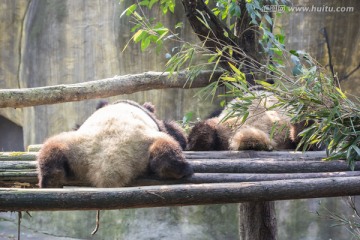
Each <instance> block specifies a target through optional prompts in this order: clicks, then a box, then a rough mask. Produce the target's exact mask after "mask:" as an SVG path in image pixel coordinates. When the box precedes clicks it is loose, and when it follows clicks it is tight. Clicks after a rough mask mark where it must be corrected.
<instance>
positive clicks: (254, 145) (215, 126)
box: [187, 91, 304, 151]
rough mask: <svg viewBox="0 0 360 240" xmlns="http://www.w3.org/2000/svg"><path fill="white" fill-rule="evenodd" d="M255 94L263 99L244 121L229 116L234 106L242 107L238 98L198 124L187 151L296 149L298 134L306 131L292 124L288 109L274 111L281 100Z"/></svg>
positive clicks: (252, 106)
mask: <svg viewBox="0 0 360 240" xmlns="http://www.w3.org/2000/svg"><path fill="white" fill-rule="evenodd" d="M254 94H256V95H258V96H259V97H260V96H261V98H260V99H261V100H259V101H254V102H253V103H252V104H251V105H250V107H249V115H248V116H247V118H246V120H245V121H244V122H243V121H242V116H238V114H239V113H236V112H235V114H234V115H233V116H231V115H229V113H230V111H231V109H232V107H233V106H234V105H237V104H241V101H239V100H236V99H235V100H233V101H231V102H230V103H229V104H228V106H226V107H225V109H224V110H223V111H222V112H221V113H220V114H219V115H218V116H215V117H212V118H209V119H206V120H204V121H201V122H198V123H197V124H195V125H194V127H193V128H192V130H191V132H190V134H189V137H188V146H187V150H192V151H216V150H217V151H219V150H265V151H270V150H282V149H295V148H296V146H297V143H298V142H299V140H298V138H297V135H298V133H299V132H300V131H301V130H303V129H304V128H303V127H301V126H300V125H299V124H297V125H293V124H291V123H290V117H289V116H288V115H287V114H286V112H285V110H284V109H280V108H278V107H274V108H273V106H274V104H276V103H277V102H278V101H277V99H276V98H275V97H274V96H273V95H272V94H271V93H269V92H265V91H255V92H254ZM229 116H230V117H229ZM274 128H275V130H274ZM272 132H273V136H271V135H272Z"/></svg>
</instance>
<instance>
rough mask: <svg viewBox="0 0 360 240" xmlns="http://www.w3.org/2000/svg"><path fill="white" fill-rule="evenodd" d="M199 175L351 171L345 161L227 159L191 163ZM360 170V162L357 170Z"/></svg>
mask: <svg viewBox="0 0 360 240" xmlns="http://www.w3.org/2000/svg"><path fill="white" fill-rule="evenodd" d="M190 164H191V166H192V167H193V169H194V171H195V172H198V173H216V172H218V173H219V172H220V173H310V172H341V171H349V170H350V168H349V166H348V164H347V163H346V162H345V161H342V160H337V161H335V160H334V161H327V162H326V161H272V160H270V161H267V160H266V159H263V160H249V161H244V160H242V159H225V160H221V161H205V160H193V161H190ZM359 169H360V162H357V163H356V164H355V170H359Z"/></svg>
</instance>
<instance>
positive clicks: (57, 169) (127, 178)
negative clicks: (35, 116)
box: [37, 101, 193, 188]
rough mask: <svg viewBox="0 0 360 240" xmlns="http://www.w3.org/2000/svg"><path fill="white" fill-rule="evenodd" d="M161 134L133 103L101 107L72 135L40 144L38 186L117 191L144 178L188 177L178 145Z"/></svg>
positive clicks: (163, 131) (161, 126)
mask: <svg viewBox="0 0 360 240" xmlns="http://www.w3.org/2000/svg"><path fill="white" fill-rule="evenodd" d="M171 126H173V128H175V129H179V127H178V126H175V124H174V123H172V125H171ZM166 129H167V128H166V127H164V124H163V122H162V121H160V120H158V119H157V118H156V117H155V115H154V113H153V112H151V111H149V110H148V109H147V108H146V107H143V106H141V105H139V104H137V103H135V102H132V101H119V102H117V103H115V104H109V105H106V106H104V107H102V108H100V109H98V110H97V111H96V112H94V113H93V114H92V115H91V116H90V117H89V118H88V119H87V120H86V121H85V122H84V123H83V124H82V125H81V126H80V128H79V129H78V130H77V131H71V132H64V133H61V134H59V135H56V136H53V137H51V138H49V139H48V140H46V141H45V143H44V144H43V146H42V148H41V150H40V152H39V155H38V158H37V165H38V177H39V186H40V187H41V188H47V187H62V186H63V185H64V184H66V183H67V182H68V181H71V180H81V181H85V182H87V183H88V184H90V185H91V186H94V187H122V186H126V185H128V184H130V183H131V181H132V180H134V179H135V178H137V177H139V176H140V175H143V174H147V173H149V172H151V173H154V174H156V175H157V176H159V177H161V178H173V179H179V178H182V177H188V176H191V175H192V173H193V171H192V168H191V166H190V165H189V163H188V162H186V161H185V158H184V155H183V153H182V147H181V145H180V143H179V142H178V141H177V140H176V138H174V137H173V136H171V135H170V134H169V133H168V132H167V130H166ZM176 133H177V134H180V133H181V132H180V130H179V131H178V132H176ZM183 137H184V138H185V136H183ZM185 139H186V138H185Z"/></svg>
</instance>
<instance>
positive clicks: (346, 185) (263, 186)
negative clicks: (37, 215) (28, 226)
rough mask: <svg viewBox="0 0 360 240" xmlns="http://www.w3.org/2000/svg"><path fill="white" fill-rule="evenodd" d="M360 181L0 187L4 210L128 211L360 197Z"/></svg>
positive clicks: (335, 179)
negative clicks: (38, 187) (42, 187)
mask: <svg viewBox="0 0 360 240" xmlns="http://www.w3.org/2000/svg"><path fill="white" fill-rule="evenodd" d="M359 182H360V177H339V178H324V179H323V178H320V179H306V180H304V179H302V180H299V179H296V180H279V181H264V182H249V183H211V184H180V185H168V186H165V185H160V186H146V187H129V188H108V189H106V188H83V189H79V188H75V189H14V188H1V189H0V211H40V210H44V211H58V210H59V211H60V210H97V209H124V208H146V207H164V206H185V205H200V204H224V203H239V202H250V201H274V200H286V199H302V198H320V197H335V196H348V195H359V194H360V184H359Z"/></svg>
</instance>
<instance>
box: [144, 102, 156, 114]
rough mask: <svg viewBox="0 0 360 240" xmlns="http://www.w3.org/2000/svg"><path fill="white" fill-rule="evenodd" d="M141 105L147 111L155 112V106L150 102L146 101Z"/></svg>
mask: <svg viewBox="0 0 360 240" xmlns="http://www.w3.org/2000/svg"><path fill="white" fill-rule="evenodd" d="M143 107H144V108H146V109H147V110H148V111H149V112H151V113H154V114H155V111H156V110H155V106H154V104H152V103H151V102H146V103H144V104H143Z"/></svg>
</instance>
